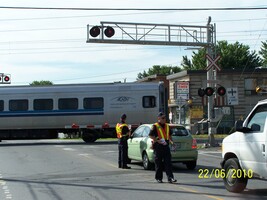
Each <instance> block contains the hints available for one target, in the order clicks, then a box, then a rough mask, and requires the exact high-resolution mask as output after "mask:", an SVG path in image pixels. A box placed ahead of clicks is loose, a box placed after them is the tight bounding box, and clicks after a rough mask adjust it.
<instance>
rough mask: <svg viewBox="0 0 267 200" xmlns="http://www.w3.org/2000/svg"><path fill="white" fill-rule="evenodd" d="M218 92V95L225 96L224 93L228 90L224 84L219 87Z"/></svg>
mask: <svg viewBox="0 0 267 200" xmlns="http://www.w3.org/2000/svg"><path fill="white" fill-rule="evenodd" d="M217 93H218V95H220V96H223V95H225V93H226V90H225V88H224V87H223V86H221V87H219V88H218V89H217Z"/></svg>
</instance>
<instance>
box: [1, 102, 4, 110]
mask: <svg viewBox="0 0 267 200" xmlns="http://www.w3.org/2000/svg"><path fill="white" fill-rule="evenodd" d="M0 111H4V101H3V100H0Z"/></svg>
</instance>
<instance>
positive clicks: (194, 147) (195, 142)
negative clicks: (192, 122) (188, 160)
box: [192, 139, 197, 149]
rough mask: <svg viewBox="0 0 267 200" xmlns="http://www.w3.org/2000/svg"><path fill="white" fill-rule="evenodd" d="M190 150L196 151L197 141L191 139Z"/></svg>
mask: <svg viewBox="0 0 267 200" xmlns="http://www.w3.org/2000/svg"><path fill="white" fill-rule="evenodd" d="M192 149H197V140H196V139H193V141H192Z"/></svg>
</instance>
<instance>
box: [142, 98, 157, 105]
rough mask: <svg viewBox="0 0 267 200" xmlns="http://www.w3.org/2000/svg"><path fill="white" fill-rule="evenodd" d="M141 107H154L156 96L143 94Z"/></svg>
mask: <svg viewBox="0 0 267 200" xmlns="http://www.w3.org/2000/svg"><path fill="white" fill-rule="evenodd" d="M143 107H144V108H154V107H156V97H154V96H143Z"/></svg>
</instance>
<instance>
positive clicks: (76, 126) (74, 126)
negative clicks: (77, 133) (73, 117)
mask: <svg viewBox="0 0 267 200" xmlns="http://www.w3.org/2000/svg"><path fill="white" fill-rule="evenodd" d="M71 128H79V125H77V124H72V125H71Z"/></svg>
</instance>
